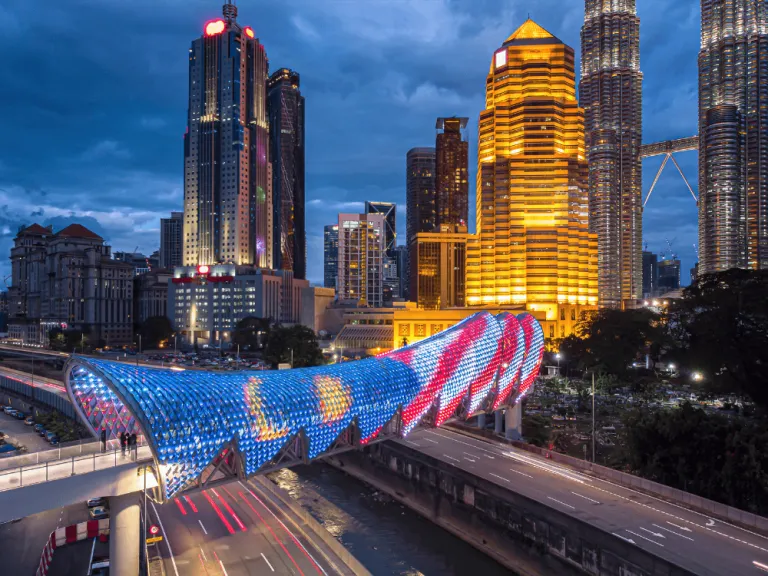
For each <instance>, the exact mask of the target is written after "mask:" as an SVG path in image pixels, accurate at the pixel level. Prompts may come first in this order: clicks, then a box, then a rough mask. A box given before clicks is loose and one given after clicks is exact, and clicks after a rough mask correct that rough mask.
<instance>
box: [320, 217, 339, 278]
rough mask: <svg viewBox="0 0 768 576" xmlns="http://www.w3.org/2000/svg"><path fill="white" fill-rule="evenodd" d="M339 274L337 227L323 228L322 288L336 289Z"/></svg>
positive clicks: (330, 225) (333, 225)
mask: <svg viewBox="0 0 768 576" xmlns="http://www.w3.org/2000/svg"><path fill="white" fill-rule="evenodd" d="M338 273H339V225H338V224H328V225H327V226H326V227H325V228H323V286H325V287H326V288H333V289H335V288H336V278H337V276H338Z"/></svg>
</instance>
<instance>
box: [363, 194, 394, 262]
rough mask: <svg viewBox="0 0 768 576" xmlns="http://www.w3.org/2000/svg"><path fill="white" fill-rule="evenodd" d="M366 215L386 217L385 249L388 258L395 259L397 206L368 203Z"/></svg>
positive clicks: (385, 203)
mask: <svg viewBox="0 0 768 576" xmlns="http://www.w3.org/2000/svg"><path fill="white" fill-rule="evenodd" d="M365 213H366V214H381V215H382V216H384V249H385V250H386V251H387V256H389V257H390V258H394V257H395V247H396V246H397V204H394V203H392V202H368V201H366V202H365Z"/></svg>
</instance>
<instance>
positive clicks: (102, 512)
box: [88, 506, 109, 520]
mask: <svg viewBox="0 0 768 576" xmlns="http://www.w3.org/2000/svg"><path fill="white" fill-rule="evenodd" d="M88 516H89V517H90V518H91V520H101V519H102V518H109V510H107V509H106V508H105V507H104V506H95V507H93V508H91V509H90V510H88Z"/></svg>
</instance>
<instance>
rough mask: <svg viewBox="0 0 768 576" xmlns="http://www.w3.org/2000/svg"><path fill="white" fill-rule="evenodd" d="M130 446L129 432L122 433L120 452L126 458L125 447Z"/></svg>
mask: <svg viewBox="0 0 768 576" xmlns="http://www.w3.org/2000/svg"><path fill="white" fill-rule="evenodd" d="M126 444H128V432H125V431H123V432H120V451H121V452H122V454H123V456H125V446H126Z"/></svg>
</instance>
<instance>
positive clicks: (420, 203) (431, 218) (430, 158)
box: [404, 148, 437, 298]
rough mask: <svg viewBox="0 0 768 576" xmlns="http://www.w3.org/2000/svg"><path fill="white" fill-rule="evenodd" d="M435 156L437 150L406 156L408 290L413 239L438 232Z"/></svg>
mask: <svg viewBox="0 0 768 576" xmlns="http://www.w3.org/2000/svg"><path fill="white" fill-rule="evenodd" d="M435 154H436V152H435V149H434V148H412V149H410V150H408V154H407V155H406V168H405V188H406V190H405V194H406V202H405V208H406V217H405V245H406V246H408V262H407V265H406V270H405V274H404V276H405V279H406V281H405V286H406V289H409V288H410V277H411V264H410V261H411V254H410V247H411V238H413V237H414V236H415V235H416V234H418V233H419V232H434V231H435V229H436V228H435V225H436V223H437V207H436V204H435V201H436V198H435V185H436V182H435ZM414 273H415V272H414ZM404 297H406V298H411V295H410V294H407V293H406V294H405V295H404Z"/></svg>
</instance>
